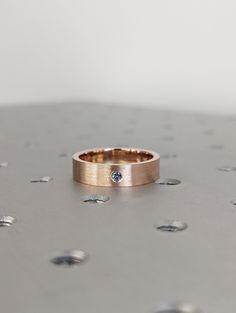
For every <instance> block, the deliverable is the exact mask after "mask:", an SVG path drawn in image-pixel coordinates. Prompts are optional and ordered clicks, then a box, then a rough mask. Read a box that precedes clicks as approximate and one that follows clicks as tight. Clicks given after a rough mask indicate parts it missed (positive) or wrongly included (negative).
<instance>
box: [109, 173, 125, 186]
mask: <svg viewBox="0 0 236 313" xmlns="http://www.w3.org/2000/svg"><path fill="white" fill-rule="evenodd" d="M122 179H123V176H122V174H121V172H118V171H114V172H112V173H111V180H112V181H113V182H114V183H119V182H121V181H122Z"/></svg>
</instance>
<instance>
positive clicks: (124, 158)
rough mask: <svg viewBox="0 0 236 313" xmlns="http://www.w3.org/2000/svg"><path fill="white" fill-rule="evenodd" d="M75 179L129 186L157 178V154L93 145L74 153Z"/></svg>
mask: <svg viewBox="0 0 236 313" xmlns="http://www.w3.org/2000/svg"><path fill="white" fill-rule="evenodd" d="M73 178H74V180H75V181H77V182H80V183H83V184H88V185H94V186H102V187H131V186H138V185H145V184H150V183H153V182H155V181H156V180H157V179H158V178H160V156H159V154H157V153H156V152H152V151H147V150H142V149H134V148H95V149H92V150H91V149H89V150H85V151H81V152H77V153H75V154H74V155H73Z"/></svg>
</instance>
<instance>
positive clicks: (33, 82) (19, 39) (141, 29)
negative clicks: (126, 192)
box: [0, 0, 236, 113]
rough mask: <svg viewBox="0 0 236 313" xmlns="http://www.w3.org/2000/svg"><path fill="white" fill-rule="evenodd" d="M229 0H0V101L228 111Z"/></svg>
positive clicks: (234, 71)
mask: <svg viewBox="0 0 236 313" xmlns="http://www.w3.org/2000/svg"><path fill="white" fill-rule="evenodd" d="M235 12H236V2H235V1H234V0H198V1H195V0H118V1H114V0H99V1H96V0H67V1H65V0H57V1H55V0H41V1H38V0H21V1H17V0H8V1H6V0H5V1H4V0H2V1H1V3H0V38H1V40H0V86H1V87H0V88H1V89H0V104H6V103H7V104H9V103H26V102H27V103H32V102H34V103H36V102H45V101H55V102H56V101H63V100H64V101H65V102H67V101H70V100H78V99H79V100H91V101H96V102H97V101H98V102H99V101H100V102H106V103H108V104H109V103H120V104H129V105H142V106H159V107H165V108H172V109H175V110H176V109H178V110H179V109H187V110H201V111H211V112H226V113H231V112H234V113H235V112H236V106H235V100H236V89H235V76H236V61H235V60H236V59H235V55H236V45H235V28H236V19H235Z"/></svg>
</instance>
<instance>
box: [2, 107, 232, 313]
mask: <svg viewBox="0 0 236 313" xmlns="http://www.w3.org/2000/svg"><path fill="white" fill-rule="evenodd" d="M114 121H116V123H114ZM117 121H119V126H117ZM235 133H236V118H234V117H218V116H204V115H199V114H187V113H183V114H181V113H175V112H162V111H155V110H149V109H134V108H125V107H111V106H103V105H93V104H89V103H84V104H77V103H74V104H68V103H66V104H61V105H60V104H59V105H42V106H34V107H30V106H25V107H15V108H14V107H12V108H0V163H2V162H7V164H8V166H6V167H0V213H1V217H3V216H11V217H13V218H14V219H15V222H14V223H13V224H12V225H10V226H9V227H0V250H1V251H0V268H1V280H0V301H1V302H0V303H1V311H2V312H5V313H15V312H17V313H65V312H68V313H72V312H83V313H95V312H96V313H97V312H98V313H111V312H112V313H152V312H153V313H154V312H155V313H156V312H158V311H160V309H161V308H163V306H164V307H165V308H166V307H169V305H168V303H173V302H175V301H181V303H187V304H191V305H192V306H193V307H197V308H199V309H200V310H201V311H200V312H202V313H204V312H206V313H222V312H234V311H235V307H236V298H235V286H236V240H235V238H236V227H235V225H236V206H235V205H234V204H233V203H235V199H236V190H235V184H236V171H235V170H234V168H236V157H235V156H236V143H235V139H234V134H235ZM94 146H95V147H96V146H101V147H104V146H122V147H133V146H138V147H140V146H141V147H142V148H144V149H148V150H149V149H150V150H153V151H158V152H159V153H160V155H161V178H162V179H164V178H172V179H178V180H180V181H181V183H180V184H177V185H168V184H159V183H153V184H149V185H144V186H139V187H132V188H102V187H92V186H89V185H83V184H79V183H76V182H74V181H73V179H72V175H71V156H72V155H73V153H75V152H76V151H78V150H84V149H88V148H90V147H94ZM222 168H227V170H226V171H225V170H219V169H222ZM229 169H230V170H229ZM47 176H48V177H51V178H53V180H50V181H49V182H45V183H31V179H32V178H34V177H36V178H37V177H38V178H41V177H47ZM88 195H104V196H108V197H109V201H106V202H104V203H94V202H92V203H91V202H84V201H83V197H84V196H88ZM233 200H234V202H232V201H233ZM165 221H180V222H183V223H186V224H187V225H188V227H187V228H186V229H185V230H182V231H177V232H169V231H161V230H159V229H157V228H156V226H157V225H161V223H162V222H165ZM74 250H76V251H78V250H79V251H80V250H82V251H85V252H86V254H87V255H88V256H89V257H88V258H87V259H86V260H85V261H84V262H81V264H76V265H72V266H63V265H62V266H58V265H55V264H53V263H52V262H51V260H52V258H53V257H55V256H60V255H62V256H63V255H64V254H63V253H64V251H74ZM181 307H184V305H183V306H181ZM177 312H178V311H177Z"/></svg>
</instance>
